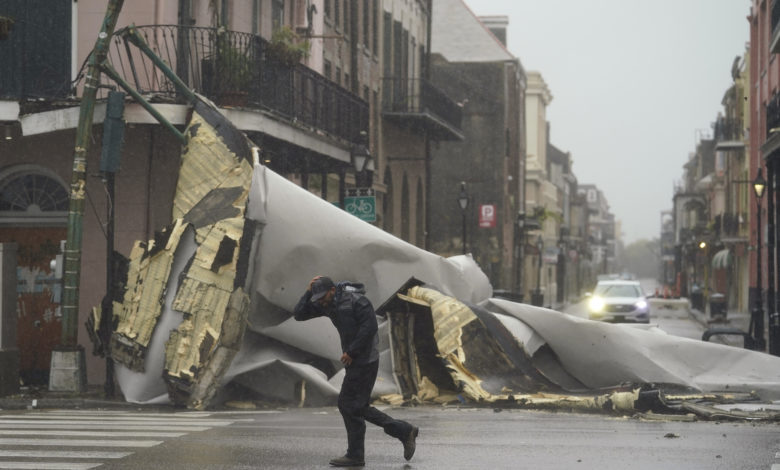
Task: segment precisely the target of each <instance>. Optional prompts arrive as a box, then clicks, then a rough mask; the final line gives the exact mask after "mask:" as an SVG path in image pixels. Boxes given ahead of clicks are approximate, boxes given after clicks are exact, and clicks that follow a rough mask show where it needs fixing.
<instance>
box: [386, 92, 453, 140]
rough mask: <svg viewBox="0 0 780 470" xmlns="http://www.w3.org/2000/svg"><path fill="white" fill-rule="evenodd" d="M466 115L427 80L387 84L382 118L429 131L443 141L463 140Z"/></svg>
mask: <svg viewBox="0 0 780 470" xmlns="http://www.w3.org/2000/svg"><path fill="white" fill-rule="evenodd" d="M462 114H463V113H462V111H461V108H460V106H458V105H457V104H456V103H455V102H454V101H453V100H452V99H450V97H449V96H447V95H446V94H445V93H444V92H443V91H441V90H439V89H438V88H436V87H435V86H433V85H432V84H431V83H430V82H428V81H427V80H424V79H421V78H405V77H395V78H393V77H391V78H385V79H384V80H383V88H382V115H383V116H385V117H386V118H389V119H393V120H395V121H396V122H398V123H399V124H402V125H408V126H410V127H417V128H420V129H425V130H426V131H428V132H430V133H431V134H433V136H434V137H435V138H437V139H439V140H463V134H462V133H461V130H460V121H461V116H462Z"/></svg>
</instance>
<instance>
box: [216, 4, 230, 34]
mask: <svg viewBox="0 0 780 470" xmlns="http://www.w3.org/2000/svg"><path fill="white" fill-rule="evenodd" d="M229 14H230V11H229V10H228V1H227V0H222V4H221V5H220V12H219V15H220V19H221V26H224V27H225V28H227V26H228V15H229Z"/></svg>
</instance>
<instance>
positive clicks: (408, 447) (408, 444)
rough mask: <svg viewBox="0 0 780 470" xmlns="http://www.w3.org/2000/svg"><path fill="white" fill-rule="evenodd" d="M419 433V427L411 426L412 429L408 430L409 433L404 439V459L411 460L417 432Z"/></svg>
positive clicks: (415, 445)
mask: <svg viewBox="0 0 780 470" xmlns="http://www.w3.org/2000/svg"><path fill="white" fill-rule="evenodd" d="M419 433H420V428H418V427H417V426H412V430H411V431H409V435H408V436H406V439H404V441H403V442H404V458H405V459H406V460H412V456H413V455H414V450H415V448H416V447H417V442H416V441H417V434H419Z"/></svg>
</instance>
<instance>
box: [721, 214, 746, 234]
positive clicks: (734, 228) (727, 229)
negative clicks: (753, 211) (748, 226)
mask: <svg viewBox="0 0 780 470" xmlns="http://www.w3.org/2000/svg"><path fill="white" fill-rule="evenodd" d="M719 217H720V216H719ZM742 217H743V215H742V214H739V213H733V212H725V213H724V214H723V216H722V217H721V218H720V219H719V223H720V225H719V226H718V227H717V228H718V229H719V235H720V236H722V237H736V236H738V235H739V231H740V230H739V228H740V225H741V222H740V219H742Z"/></svg>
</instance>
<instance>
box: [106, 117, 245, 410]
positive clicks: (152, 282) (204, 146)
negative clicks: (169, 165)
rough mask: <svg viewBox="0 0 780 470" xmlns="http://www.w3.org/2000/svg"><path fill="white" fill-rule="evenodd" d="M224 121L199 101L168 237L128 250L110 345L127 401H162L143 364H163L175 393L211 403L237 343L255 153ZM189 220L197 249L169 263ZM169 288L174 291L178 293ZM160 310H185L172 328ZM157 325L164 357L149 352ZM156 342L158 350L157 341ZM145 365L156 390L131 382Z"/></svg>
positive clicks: (193, 402)
mask: <svg viewBox="0 0 780 470" xmlns="http://www.w3.org/2000/svg"><path fill="white" fill-rule="evenodd" d="M224 124H225V123H224V118H221V116H220V115H219V114H218V112H217V111H216V110H215V109H214V108H213V107H212V106H209V105H207V104H205V103H200V104H197V105H196V106H195V110H194V111H193V113H192V116H191V119H190V122H189V123H188V126H187V129H186V135H187V137H188V138H187V142H186V144H185V146H184V149H183V151H182V157H181V158H182V163H181V168H180V172H179V179H178V182H177V187H176V195H175V197H174V203H173V206H174V209H173V217H174V220H175V222H174V225H173V227H172V228H171V229H169V230H168V231H164V232H163V238H164V239H165V240H166V245H165V246H156V245H155V244H154V243H149V244H148V245H143V244H140V243H139V244H137V249H136V250H134V252H133V253H132V254H131V258H130V274H131V275H132V276H128V280H129V282H128V284H127V285H128V289H127V291H126V292H125V298H124V302H123V305H124V306H123V309H122V313H121V314H120V319H119V320H120V321H119V326H120V329H117V331H116V332H115V333H114V335H113V336H112V344H116V345H117V346H122V347H117V348H116V349H115V350H113V351H112V358H113V359H114V360H115V361H117V362H118V363H120V364H121V365H122V366H125V367H127V368H128V369H129V371H120V372H119V373H118V374H117V377H118V381H119V383H120V386H121V387H122V390H123V392H125V395H126V397H127V398H128V399H129V400H130V401H140V399H141V397H144V398H146V399H148V400H154V401H158V400H159V395H156V392H157V389H158V388H159V383H157V382H156V381H155V380H154V379H150V378H149V376H148V375H147V374H146V367H147V364H149V365H150V369H151V370H154V371H156V370H157V368H158V367H159V366H160V364H161V363H162V376H163V379H164V383H165V385H166V388H167V392H168V396H169V398H170V399H171V400H172V401H173V402H174V403H178V404H182V405H186V406H188V407H189V408H194V409H202V408H205V407H206V406H208V404H209V402H210V400H211V399H212V398H213V396H214V395H215V394H216V392H217V389H218V387H219V385H220V379H221V377H222V376H223V375H224V373H225V371H226V370H227V368H228V366H229V365H230V363H231V362H232V359H233V357H234V356H235V354H236V353H237V351H238V350H239V349H240V345H241V342H242V338H243V334H244V331H245V325H246V316H247V313H248V311H249V296H248V295H247V294H245V293H244V289H243V285H244V282H245V275H246V272H245V271H246V269H245V267H246V266H247V265H248V263H247V261H246V257H247V256H248V255H249V246H251V235H252V234H251V233H249V234H246V233H245V218H244V216H243V214H244V211H245V207H246V202H247V196H248V193H249V185H250V183H251V177H252V170H251V168H252V167H251V164H250V163H249V161H250V160H251V159H252V152H253V151H252V146H251V145H250V142H249V141H248V139H246V137H245V136H244V135H243V134H240V133H238V134H237V133H235V132H233V133H230V132H226V133H224V134H222V133H220V134H218V133H217V129H218V128H221V126H223V125H224ZM255 152H256V151H255ZM189 227H192V228H193V229H194V241H195V245H194V247H192V248H194V250H191V253H190V255H191V256H190V257H189V258H187V260H186V262H185V263H184V264H180V265H179V268H178V269H177V270H176V271H172V270H171V265H172V264H173V259H174V252H175V250H176V248H177V246H178V241H179V239H180V235H181V233H182V232H183V231H184V230H185V229H187V228H189ZM242 243H243V244H244V249H242ZM242 258H243V261H242ZM147 259H149V260H150V261H149V262H146V260H147ZM158 260H159V261H158ZM155 262H156V264H155ZM158 264H159V265H160V266H159V267H157V265H158ZM147 265H150V266H151V267H153V268H155V269H154V270H150V269H149V268H147ZM145 268H146V269H145ZM136 286H140V287H139V288H136ZM170 293H175V295H174V297H173V298H170V297H169V295H168V294H170ZM163 310H166V311H169V313H170V312H176V313H177V314H178V315H181V320H180V321H179V322H178V324H176V326H175V328H170V327H171V326H173V325H172V324H170V323H169V324H168V327H169V328H170V329H169V330H168V331H163V330H162V326H161V325H160V324H159V323H158V320H159V317H160V313H161V312H162V311H163ZM174 316H175V314H174ZM155 330H160V333H161V334H160V338H158V340H162V339H163V337H165V336H167V342H166V343H165V346H164V357H159V356H158V355H156V354H155V355H151V354H149V350H150V348H149V347H148V346H149V344H148V341H149V338H150V337H151V332H152V331H155ZM169 332H170V333H169ZM168 333H169V334H168ZM114 339H115V341H114ZM155 349H156V351H159V344H157V345H156V348H155ZM123 351H129V352H132V354H128V353H124V352H123ZM131 371H132V372H134V373H135V374H133V373H130V372H131ZM139 373H140V374H142V375H143V376H144V377H143V380H142V382H143V383H147V384H149V385H151V387H149V388H150V389H152V390H154V391H153V392H151V393H150V391H149V390H146V389H142V388H139V387H138V386H137V384H134V383H132V380H133V379H134V378H136V377H135V375H136V374H139ZM128 381H130V382H128ZM128 391H132V392H134V393H128ZM128 395H129V396H128ZM150 395H151V396H150Z"/></svg>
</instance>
